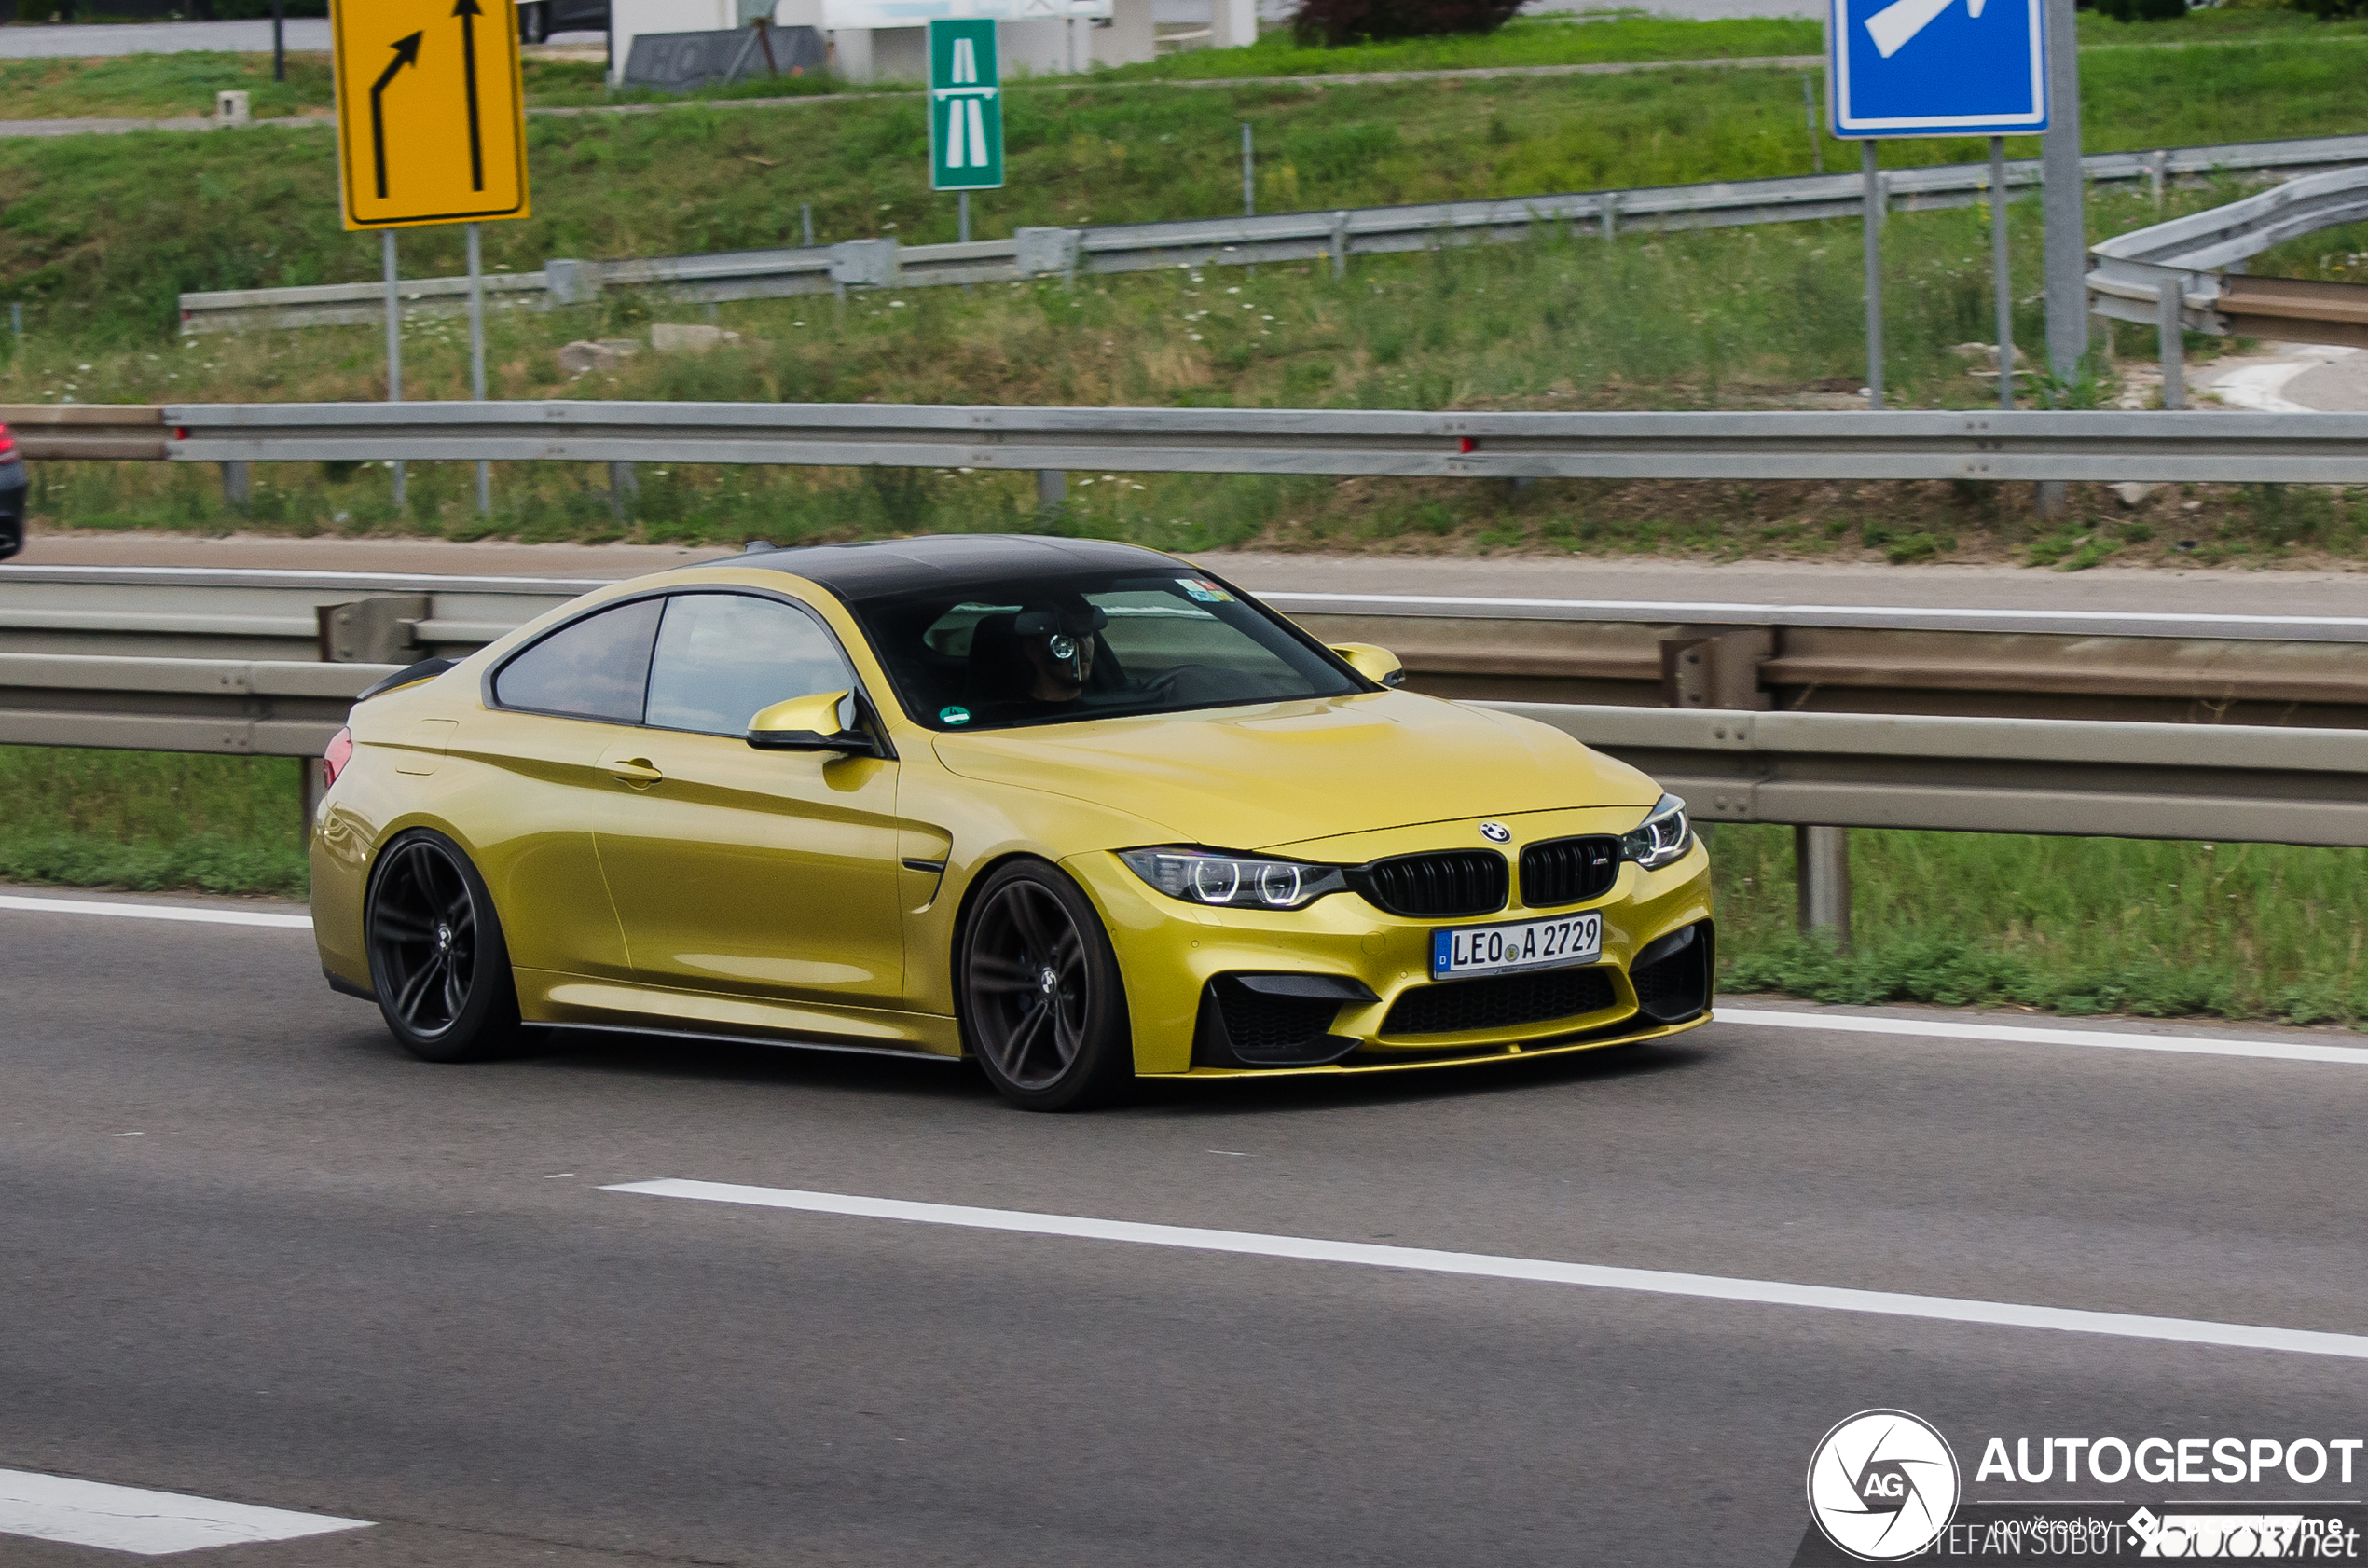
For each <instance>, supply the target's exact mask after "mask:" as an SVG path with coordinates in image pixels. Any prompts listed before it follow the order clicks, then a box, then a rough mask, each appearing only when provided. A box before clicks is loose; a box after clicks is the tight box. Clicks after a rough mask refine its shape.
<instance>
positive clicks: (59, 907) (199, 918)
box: [0, 897, 312, 931]
mask: <svg viewBox="0 0 2368 1568" xmlns="http://www.w3.org/2000/svg"><path fill="white" fill-rule="evenodd" d="M0 909H14V910H21V911H23V912H25V913H26V914H29V915H120V916H122V917H124V918H126V919H131V920H182V921H187V922H190V923H192V924H195V925H200V926H276V927H279V928H282V929H284V930H291V931H309V930H310V929H312V916H310V915H265V914H263V913H261V912H260V911H257V910H252V909H200V908H193V907H192V906H190V905H187V904H169V903H110V902H104V901H100V900H97V899H20V898H15V897H0Z"/></svg>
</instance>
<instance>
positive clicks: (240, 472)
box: [222, 462, 255, 511]
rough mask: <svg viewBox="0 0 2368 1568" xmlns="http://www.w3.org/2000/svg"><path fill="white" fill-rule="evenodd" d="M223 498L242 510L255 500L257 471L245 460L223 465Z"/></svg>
mask: <svg viewBox="0 0 2368 1568" xmlns="http://www.w3.org/2000/svg"><path fill="white" fill-rule="evenodd" d="M222 499H223V500H224V501H225V502H228V503H229V504H230V505H231V506H232V507H234V508H237V509H239V510H241V511H244V510H245V509H246V506H247V503H248V502H252V501H253V500H255V471H254V470H253V469H252V468H250V467H249V466H248V465H247V464H245V463H243V462H226V463H224V464H223V465H222Z"/></svg>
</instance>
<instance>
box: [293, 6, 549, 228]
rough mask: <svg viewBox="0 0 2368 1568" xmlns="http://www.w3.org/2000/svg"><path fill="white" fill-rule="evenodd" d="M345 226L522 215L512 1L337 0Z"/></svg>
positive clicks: (522, 150) (520, 104)
mask: <svg viewBox="0 0 2368 1568" xmlns="http://www.w3.org/2000/svg"><path fill="white" fill-rule="evenodd" d="M330 19H331V21H330V24H331V26H332V28H333V29H334V30H335V36H336V41H337V174H338V179H339V182H340V185H341V186H342V188H343V191H344V198H345V199H344V203H343V206H344V213H345V227H348V228H396V227H407V226H410V225H414V224H430V223H467V222H471V221H473V220H478V219H485V218H522V217H525V216H526V215H527V197H526V113H525V94H524V93H523V92H521V91H520V90H519V84H518V21H517V10H516V6H515V4H514V0H333V4H332V5H331V7H330Z"/></svg>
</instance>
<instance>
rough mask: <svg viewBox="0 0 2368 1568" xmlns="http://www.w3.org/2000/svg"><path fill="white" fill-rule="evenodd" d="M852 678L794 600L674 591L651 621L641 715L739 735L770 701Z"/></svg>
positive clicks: (850, 685)
mask: <svg viewBox="0 0 2368 1568" xmlns="http://www.w3.org/2000/svg"><path fill="white" fill-rule="evenodd" d="M854 686H855V676H854V674H853V672H852V671H850V670H849V669H848V667H847V656H846V654H844V653H841V652H840V650H839V645H838V640H837V639H835V638H833V636H832V635H831V634H830V632H828V631H827V630H825V629H824V628H823V627H822V626H820V625H819V623H817V622H816V621H815V619H814V617H813V616H811V615H808V614H807V613H805V612H804V611H802V610H799V609H798V608H796V607H795V606H793V605H790V604H785V603H783V602H782V601H781V600H779V599H776V598H756V597H754V596H753V595H750V594H677V595H675V596H674V597H673V598H669V599H668V600H667V601H666V619H665V621H664V622H663V623H661V624H660V626H659V627H658V641H657V655H656V657H655V658H654V660H653V661H652V663H651V667H650V701H649V716H648V719H647V720H646V721H645V722H648V723H650V724H652V725H654V726H656V727H658V728H661V729H669V730H695V731H697V732H699V733H701V734H703V735H730V736H739V735H746V734H747V733H748V728H749V721H750V719H752V718H754V717H755V716H756V715H757V714H758V713H759V712H760V711H762V710H763V709H764V708H770V707H772V706H773V705H774V704H775V703H777V702H787V701H789V700H790V699H791V698H792V697H802V696H809V695H812V694H814V693H816V692H845V691H851V690H853V689H854ZM847 718H848V716H847V715H844V714H843V715H842V722H847Z"/></svg>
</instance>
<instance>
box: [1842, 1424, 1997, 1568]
mask: <svg viewBox="0 0 2368 1568" xmlns="http://www.w3.org/2000/svg"><path fill="white" fill-rule="evenodd" d="M1959 1484H1960V1483H1959V1479H1958V1475H1957V1456H1956V1454H1954V1453H1952V1452H1950V1451H1949V1448H1948V1439H1947V1438H1945V1437H1942V1436H1941V1435H1940V1433H1939V1432H1937V1431H1936V1430H1934V1427H1933V1426H1932V1424H1930V1423H1928V1422H1925V1421H1922V1420H1921V1419H1919V1418H1918V1417H1915V1416H1912V1415H1909V1414H1908V1413H1907V1411H1906V1410H1861V1411H1859V1412H1858V1414H1856V1415H1854V1416H1852V1417H1851V1418H1850V1419H1849V1420H1847V1421H1845V1422H1843V1423H1841V1424H1839V1425H1838V1426H1836V1427H1835V1428H1834V1429H1833V1430H1832V1431H1830V1432H1828V1433H1826V1434H1825V1436H1824V1438H1823V1439H1822V1440H1821V1441H1820V1442H1819V1443H1818V1445H1817V1451H1816V1452H1815V1453H1814V1454H1812V1455H1811V1456H1810V1461H1809V1512H1810V1517H1811V1518H1813V1519H1814V1520H1817V1528H1818V1529H1820V1530H1822V1531H1824V1533H1825V1539H1827V1540H1829V1541H1831V1542H1833V1543H1834V1545H1836V1546H1837V1547H1840V1548H1841V1549H1842V1550H1843V1551H1845V1552H1848V1553H1849V1554H1850V1555H1851V1556H1852V1557H1854V1558H1857V1559H1859V1560H1860V1561H1864V1562H1895V1561H1899V1560H1900V1559H1901V1558H1905V1557H1913V1556H1914V1555H1915V1554H1916V1553H1918V1552H1920V1551H1921V1550H1923V1549H1924V1547H1927V1546H1929V1545H1931V1544H1932V1542H1933V1541H1934V1539H1936V1538H1937V1537H1938V1536H1939V1534H1940V1533H1941V1532H1942V1531H1943V1530H1945V1529H1947V1528H1948V1520H1949V1516H1950V1515H1952V1514H1954V1513H1955V1512H1956V1511H1957V1496H1958V1488H1959Z"/></svg>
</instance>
